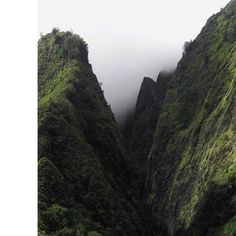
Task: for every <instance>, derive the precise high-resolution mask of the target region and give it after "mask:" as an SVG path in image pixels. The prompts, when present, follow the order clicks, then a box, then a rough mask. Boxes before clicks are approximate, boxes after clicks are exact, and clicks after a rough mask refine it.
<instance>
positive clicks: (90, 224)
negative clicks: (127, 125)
mask: <svg viewBox="0 0 236 236" xmlns="http://www.w3.org/2000/svg"><path fill="white" fill-rule="evenodd" d="M38 50H39V51H38V52H39V53H38V55H39V59H38V60H39V103H38V104H39V232H40V233H39V234H40V235H53V236H56V235H57V236H59V235H63V236H65V235H90V236H92V235H93V236H98V235H132V234H133V235H142V234H145V233H144V232H145V231H143V230H144V227H145V226H144V225H142V223H141V222H140V218H139V216H138V213H137V210H136V209H135V208H134V207H133V205H132V204H131V203H130V202H131V201H130V200H129V196H128V195H127V194H126V192H127V189H126V184H125V183H126V181H127V179H128V178H127V176H126V175H127V171H126V164H125V160H124V155H123V152H124V151H123V146H122V143H121V136H120V132H119V130H118V128H117V124H116V121H115V119H114V117H113V114H112V112H111V110H110V107H109V106H108V105H107V103H106V101H105V99H104V96H103V92H102V90H101V88H100V86H99V84H98V81H97V79H96V76H95V75H94V74H93V72H92V69H91V66H90V65H89V63H88V58H87V46H86V44H85V42H84V41H83V40H82V39H81V38H80V37H79V36H77V35H74V34H72V33H70V32H59V31H58V30H53V31H52V33H50V34H47V35H45V36H43V37H42V38H41V39H40V40H39V49H38Z"/></svg>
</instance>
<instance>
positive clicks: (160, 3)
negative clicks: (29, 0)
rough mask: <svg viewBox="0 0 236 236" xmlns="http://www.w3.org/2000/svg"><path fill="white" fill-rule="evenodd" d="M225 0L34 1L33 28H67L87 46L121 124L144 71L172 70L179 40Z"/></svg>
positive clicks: (194, 32)
mask: <svg viewBox="0 0 236 236" xmlns="http://www.w3.org/2000/svg"><path fill="white" fill-rule="evenodd" d="M228 2H229V1H228V0H208V1H206V0H199V1H194V0H182V1H174V0H169V1H164V0H140V1H137V0H136V1H134V0H128V1H127V0H120V1H115V0H100V1H94V0H86V1H85V0H50V1H48V0H40V1H38V4H39V7H38V9H39V14H38V16H39V21H38V22H39V25H38V32H39V34H40V33H43V34H46V33H48V32H50V31H51V30H52V28H54V27H58V28H60V29H61V30H63V31H65V30H72V31H73V32H74V33H77V34H79V35H80V36H81V37H82V38H83V39H84V40H85V41H86V42H87V43H88V46H89V60H90V63H91V64H92V66H93V71H94V73H95V74H96V75H97V78H98V81H99V82H101V83H102V89H103V90H104V94H105V97H106V99H107V102H108V103H109V104H110V105H111V108H112V111H113V112H114V114H115V116H116V119H117V120H118V122H119V123H120V125H122V124H123V122H124V119H125V117H126V115H127V114H128V113H129V112H130V110H132V109H133V108H134V106H135V103H136V99H137V96H138V91H139V88H140V86H141V83H142V80H143V77H144V76H147V77H151V78H153V79H154V80H156V78H157V76H158V73H159V72H160V71H161V70H163V69H173V68H175V66H176V63H177V62H178V60H179V59H180V58H181V55H182V46H183V44H184V42H185V41H189V40H191V39H194V38H195V37H196V36H197V35H198V34H199V33H200V30H201V29H202V27H203V26H204V25H205V23H206V21H207V19H208V18H209V17H210V16H211V15H212V14H214V13H216V12H218V11H219V10H220V8H221V7H224V6H225V5H226V4H227V3H228Z"/></svg>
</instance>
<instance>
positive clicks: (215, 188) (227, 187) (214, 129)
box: [148, 0, 236, 235]
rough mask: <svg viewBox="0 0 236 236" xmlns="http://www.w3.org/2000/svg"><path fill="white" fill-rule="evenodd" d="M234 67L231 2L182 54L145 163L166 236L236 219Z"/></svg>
mask: <svg viewBox="0 0 236 236" xmlns="http://www.w3.org/2000/svg"><path fill="white" fill-rule="evenodd" d="M235 63H236V1H235V0H234V1H231V3H230V4H229V5H228V6H227V7H226V8H225V9H224V10H222V11H221V12H220V13H218V14H216V15H214V16H212V17H211V18H210V19H209V20H208V22H207V24H206V26H205V27H204V28H203V30H202V32H201V33H200V35H199V36H198V37H197V39H196V40H194V41H193V42H192V43H191V44H190V46H189V47H188V48H187V49H186V52H185V54H184V56H183V58H182V59H181V61H180V62H179V64H178V67H177V69H176V72H175V75H174V79H172V81H171V83H170V84H169V88H168V91H167V97H166V101H165V103H164V106H163V108H162V112H161V116H160V120H159V123H158V127H157V130H156V134H155V141H154V145H153V147H152V150H151V152H150V155H149V169H150V170H149V176H150V180H151V181H150V183H149V186H148V189H149V191H150V192H149V197H148V200H149V203H150V204H151V206H152V209H153V211H154V212H155V213H156V216H157V218H162V219H164V222H165V224H166V225H167V227H168V230H169V232H170V233H171V234H174V233H175V232H177V231H178V230H179V229H188V230H190V232H191V234H196V235H198V234H199V235H205V234H207V233H209V234H210V233H211V232H214V230H215V228H216V227H217V226H218V225H220V224H223V223H225V222H227V221H228V219H230V218H231V217H232V216H233V215H234V214H235V212H236V204H235V201H234V196H235V195H236V186H235V181H234V180H235V177H236V166H235V162H236V148H235V142H236V135H235V84H236V81H235V79H236V64H235ZM222 232H223V231H222ZM180 235H181V234H180ZM222 235H223V234H222Z"/></svg>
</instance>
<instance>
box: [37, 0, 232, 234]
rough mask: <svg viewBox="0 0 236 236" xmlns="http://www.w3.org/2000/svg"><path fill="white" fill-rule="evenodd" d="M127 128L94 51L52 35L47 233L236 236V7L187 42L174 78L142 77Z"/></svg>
mask: <svg viewBox="0 0 236 236" xmlns="http://www.w3.org/2000/svg"><path fill="white" fill-rule="evenodd" d="M111 80H112V78H111ZM121 92H122V91H121ZM124 127H125V128H123V129H122V130H121V128H120V127H119V125H118V124H117V122H116V119H115V117H114V115H113V113H112V110H111V108H110V106H109V105H108V103H107V102H106V100H105V97H104V94H103V91H102V89H101V86H100V84H99V82H98V80H97V78H96V75H95V74H94V73H93V70H92V65H91V64H90V63H89V61H88V46H87V44H86V42H85V41H84V40H83V39H82V38H81V37H80V36H78V35H76V34H73V33H71V32H62V31H60V30H58V29H53V31H52V32H51V33H49V34H46V35H44V36H42V37H41V38H40V39H39V42H38V158H39V160H38V209H39V212H38V228H39V233H38V234H39V235H40V236H46V235H48V236H80V235H81V236H101V235H104V236H113V235H114V236H130V235H133V236H134V235H137V236H181V235H183V236H185V235H186V236H187V235H189V236H233V235H236V0H232V1H231V2H230V3H229V4H228V5H227V6H226V7H225V8H224V9H222V10H221V11H220V12H219V13H217V14H215V15H213V16H211V17H210V18H209V19H208V21H207V23H206V25H205V26H204V27H203V29H202V31H201V32H200V34H199V35H198V36H197V38H196V39H195V40H193V41H191V42H188V43H185V46H184V51H183V56H182V58H181V60H180V61H179V63H178V65H177V67H176V69H175V70H174V71H163V72H160V73H159V75H158V77H157V79H155V80H153V79H151V78H148V77H145V78H144V79H143V82H142V84H141V88H140V91H139V95H138V98H137V103H136V107H135V110H134V113H133V116H132V117H131V118H130V119H129V120H128V121H127V124H126V125H125V126H124Z"/></svg>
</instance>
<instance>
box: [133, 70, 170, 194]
mask: <svg viewBox="0 0 236 236" xmlns="http://www.w3.org/2000/svg"><path fill="white" fill-rule="evenodd" d="M170 78H171V75H169V74H167V73H164V72H163V73H160V74H159V76H158V78H157V81H156V82H154V81H153V80H152V79H150V78H147V77H145V78H144V79H143V82H142V85H141V89H140V91H139V95H138V100H137V104H136V107H135V112H134V116H133V118H132V123H131V124H130V126H131V135H130V137H129V145H128V146H129V147H128V153H129V154H128V157H129V162H130V166H132V169H133V171H132V173H133V174H132V177H133V185H134V186H135V187H136V189H137V190H138V191H139V192H140V195H141V196H143V194H144V188H145V179H146V168H147V160H148V159H147V156H148V153H149V151H150V148H151V145H152V142H153V135H154V131H155V128H156V125H157V121H158V118H159V114H160V110H161V106H162V103H163V100H164V98H165V94H166V89H167V83H168V81H169V80H170Z"/></svg>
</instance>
